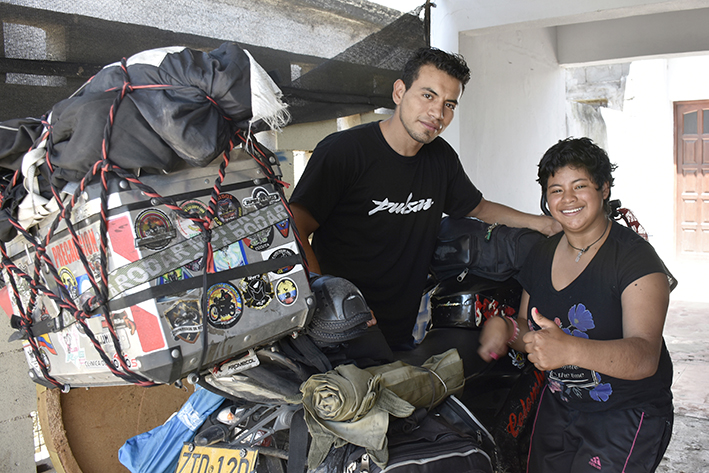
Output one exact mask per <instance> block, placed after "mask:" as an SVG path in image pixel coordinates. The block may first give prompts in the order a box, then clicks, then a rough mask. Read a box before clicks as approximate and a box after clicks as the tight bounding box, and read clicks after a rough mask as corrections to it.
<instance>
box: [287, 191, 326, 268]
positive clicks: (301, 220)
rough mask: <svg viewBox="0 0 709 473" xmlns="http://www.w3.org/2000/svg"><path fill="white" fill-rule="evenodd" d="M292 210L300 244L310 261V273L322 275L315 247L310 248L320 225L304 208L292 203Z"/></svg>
mask: <svg viewBox="0 0 709 473" xmlns="http://www.w3.org/2000/svg"><path fill="white" fill-rule="evenodd" d="M290 208H291V211H292V212H293V219H294V220H295V227H296V228H297V229H298V235H300V240H301V241H300V242H301V244H302V245H303V251H304V252H305V258H306V259H307V260H308V269H310V272H312V273H317V274H322V271H321V270H320V263H318V259H317V258H316V257H315V253H314V252H313V247H312V246H310V240H309V238H310V235H312V234H313V233H314V232H315V230H317V229H318V227H320V224H319V223H318V222H317V220H315V217H313V215H312V214H311V213H310V211H309V210H308V209H306V208H305V207H304V206H302V205H300V204H296V203H291V204H290Z"/></svg>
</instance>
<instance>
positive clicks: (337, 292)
mask: <svg viewBox="0 0 709 473" xmlns="http://www.w3.org/2000/svg"><path fill="white" fill-rule="evenodd" d="M310 286H311V288H312V291H313V294H314V296H315V313H314V314H313V318H312V320H311V322H310V325H309V326H308V335H309V336H310V338H312V340H313V342H315V344H316V345H317V346H319V347H321V348H322V347H328V346H334V345H337V344H339V343H342V342H346V341H348V340H352V339H354V338H357V337H358V336H360V335H362V333H364V331H365V330H367V321H368V320H370V319H371V318H372V313H371V311H370V310H369V307H368V306H367V303H366V302H365V300H364V296H362V293H361V292H360V291H359V289H357V287H356V286H355V285H354V284H352V283H351V282H350V281H348V280H346V279H343V278H339V277H335V276H329V275H325V276H318V277H317V278H316V279H314V280H312V281H311V283H310Z"/></svg>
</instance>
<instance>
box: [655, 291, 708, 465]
mask: <svg viewBox="0 0 709 473" xmlns="http://www.w3.org/2000/svg"><path fill="white" fill-rule="evenodd" d="M707 317H709V304H707V303H701V302H683V301H673V302H671V303H670V310H669V312H668V314H667V321H666V323H665V342H666V343H667V348H668V350H669V351H670V354H671V355H672V362H673V364H674V382H673V385H672V393H673V395H674V404H675V425H674V429H673V435H672V440H671V441H670V445H669V447H668V448H667V452H666V453H665V456H664V458H663V459H662V463H660V466H659V467H658V469H657V473H708V472H709V445H707V438H709V323H707Z"/></svg>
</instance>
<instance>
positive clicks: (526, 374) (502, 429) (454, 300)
mask: <svg viewBox="0 0 709 473" xmlns="http://www.w3.org/2000/svg"><path fill="white" fill-rule="evenodd" d="M328 278H329V281H330V282H331V283H332V285H333V286H337V288H336V289H335V290H331V291H330V294H328V295H323V291H322V290H320V287H321V286H320V284H319V283H318V281H317V280H316V281H315V282H314V283H313V293H314V294H315V295H316V301H317V304H316V306H318V307H322V305H323V304H324V303H325V305H327V303H326V301H331V300H332V299H333V297H334V298H335V299H337V300H344V299H347V298H350V299H351V298H352V297H355V296H357V294H358V291H356V288H354V286H348V282H347V281H344V280H339V278H330V277H325V279H328ZM343 284H344V285H345V288H344V289H343V288H342V287H340V286H341V285H343ZM333 293H335V295H334V296H333ZM520 297H521V286H519V284H518V283H517V282H516V281H514V280H513V279H509V280H507V281H504V282H497V281H492V280H487V279H483V278H479V277H474V276H470V277H468V278H466V279H465V280H464V281H457V280H455V279H454V278H453V279H452V280H448V281H443V282H441V283H438V284H436V285H435V287H433V288H432V289H430V290H429V291H428V292H427V294H426V295H425V299H428V300H430V313H431V321H430V326H429V329H428V330H427V335H426V337H425V338H424V340H423V341H422V343H420V344H419V345H418V346H417V347H416V348H415V349H414V350H411V351H404V352H394V357H395V359H396V360H399V361H403V362H404V363H406V364H409V365H412V366H420V365H421V364H422V363H423V362H424V361H425V360H426V359H428V358H430V357H431V356H433V355H437V354H439V353H443V352H445V351H446V350H448V349H450V348H451V347H455V348H457V350H458V352H459V354H460V358H461V359H462V360H463V366H464V375H465V388H464V390H463V392H462V393H461V394H460V395H459V396H458V397H454V398H453V399H451V400H449V401H447V406H448V407H447V408H446V410H447V415H448V416H451V415H452V416H453V417H454V419H449V420H451V423H452V422H456V423H458V424H462V425H463V427H462V430H464V431H466V433H467V434H468V435H470V436H471V437H474V438H475V439H476V442H477V443H478V444H479V445H480V447H481V449H482V450H484V451H485V453H486V455H487V456H488V457H489V458H490V463H491V464H492V471H494V472H496V473H501V472H510V473H512V472H522V471H524V464H525V459H526V452H527V449H528V441H529V430H530V429H529V425H530V418H531V417H532V414H533V413H534V410H535V408H536V403H537V400H538V397H539V394H540V391H541V388H542V386H543V382H544V380H543V376H542V374H541V373H540V372H539V371H537V370H536V369H534V367H533V366H531V365H530V364H528V363H526V362H525V359H524V356H523V355H521V354H518V353H511V356H509V357H506V358H504V359H500V360H497V361H495V362H493V363H491V364H487V363H485V362H484V361H482V360H481V359H480V358H479V356H478V355H477V347H478V343H477V340H478V336H479V334H480V329H481V328H482V325H483V324H484V321H485V320H487V319H488V318H490V317H493V316H496V315H499V314H501V313H505V314H506V315H514V314H515V313H516V310H517V307H518V306H519V301H520ZM316 312H317V310H316ZM341 315H342V314H340V317H335V318H337V319H338V320H344V319H343V317H342V316H341ZM319 320H320V321H322V318H319V317H318V315H317V314H316V315H315V316H314V319H313V322H312V323H311V325H315V326H316V327H317V325H318V321H319ZM330 320H332V317H330ZM360 323H361V322H360ZM321 325H322V323H321ZM312 332H313V331H310V333H312ZM315 332H316V333H317V330H315ZM321 338H322V337H321ZM313 340H316V342H317V341H318V337H317V336H316V337H315V339H311V338H310V336H309V335H301V336H299V337H298V338H292V337H288V338H284V339H281V340H279V341H277V342H275V343H273V344H271V345H270V346H268V347H264V348H261V349H258V350H255V351H253V352H252V353H250V354H249V355H247V356H246V357H244V358H240V359H238V360H231V361H228V362H226V363H223V364H221V365H219V366H216V367H214V368H213V369H211V370H209V372H207V373H202V374H200V375H199V376H192V377H191V378H188V381H190V382H192V383H195V384H199V385H200V386H202V387H204V388H206V389H208V390H210V391H213V392H215V393H217V394H220V395H222V396H223V397H225V398H226V401H225V402H224V404H223V405H222V406H221V407H220V409H218V410H217V411H215V412H214V413H213V414H212V415H211V416H210V417H209V418H208V420H207V421H206V422H205V423H204V424H203V425H202V427H201V428H200V430H198V432H197V434H196V436H195V438H194V440H193V441H192V442H190V443H188V444H186V445H185V446H184V447H183V450H182V452H181V454H180V459H179V464H178V467H177V469H176V471H177V472H186V471H189V472H194V473H197V472H207V471H212V470H210V469H209V467H210V465H211V466H212V467H215V468H216V469H215V470H213V471H215V472H216V471H222V467H223V468H225V469H224V470H223V471H253V470H256V471H258V472H286V471H289V472H290V471H304V469H303V468H304V466H303V465H304V458H305V455H306V452H305V449H306V446H307V430H306V429H305V428H304V427H305V426H304V422H303V414H302V410H301V406H300V405H299V404H297V403H295V402H293V399H295V398H297V396H298V394H299V387H300V385H301V383H303V382H304V381H306V380H307V379H308V378H309V377H310V376H312V375H313V374H316V373H319V372H323V371H326V370H328V369H331V367H332V363H329V360H333V361H334V362H340V361H345V362H347V361H348V360H350V361H352V360H351V355H352V353H353V350H349V352H347V348H348V347H347V345H348V341H351V340H353V338H350V340H348V341H341V342H338V343H335V344H332V343H328V344H324V343H322V342H321V341H320V342H319V343H314V342H313ZM343 347H344V348H345V349H344V350H343ZM343 352H345V353H344V354H343ZM451 409H453V410H454V411H456V413H454V414H451V412H450V411H451ZM437 412H438V413H439V414H440V412H439V411H437ZM294 426H296V427H294ZM304 439H305V442H304V441H303V440H304ZM298 450H300V451H298ZM332 455H333V453H331V456H332ZM342 455H344V453H343V454H342ZM294 457H300V460H297V459H296V460H295V462H298V461H299V463H300V465H299V466H298V467H295V466H294ZM327 463H328V465H327V466H322V467H321V468H320V469H318V470H316V471H318V472H319V473H320V472H322V473H325V472H333V473H334V472H335V471H359V470H354V469H353V466H352V465H351V463H352V462H349V464H347V465H345V464H344V460H343V459H339V458H338V459H334V460H333V459H329V461H328V462H327ZM333 465H335V466H333ZM227 466H228V467H229V468H228V469H226V468H227ZM348 466H349V468H350V470H347V468H348ZM232 467H234V468H235V469H234V470H232V469H231V468H232ZM340 467H341V469H340Z"/></svg>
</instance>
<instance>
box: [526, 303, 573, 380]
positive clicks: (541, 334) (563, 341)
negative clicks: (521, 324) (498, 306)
mask: <svg viewBox="0 0 709 473" xmlns="http://www.w3.org/2000/svg"><path fill="white" fill-rule="evenodd" d="M531 313H532V320H533V321H534V323H536V324H537V325H538V326H539V327H541V329H540V330H535V331H531V332H528V333H526V334H525V335H524V338H523V339H522V340H523V341H524V346H525V351H526V352H527V355H528V356H527V358H528V359H529V361H531V362H532V363H534V366H536V367H537V369H539V370H542V371H548V370H553V369H556V368H561V367H562V366H564V365H567V364H570V363H569V361H568V354H569V351H570V350H569V348H570V345H569V342H570V341H571V340H570V339H573V337H571V336H570V335H567V334H565V333H564V332H563V331H562V330H561V329H560V328H559V327H558V326H557V325H556V323H554V321H553V320H549V319H547V318H546V317H544V316H543V315H542V314H540V313H539V311H538V310H537V308H536V307H532V311H531Z"/></svg>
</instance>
